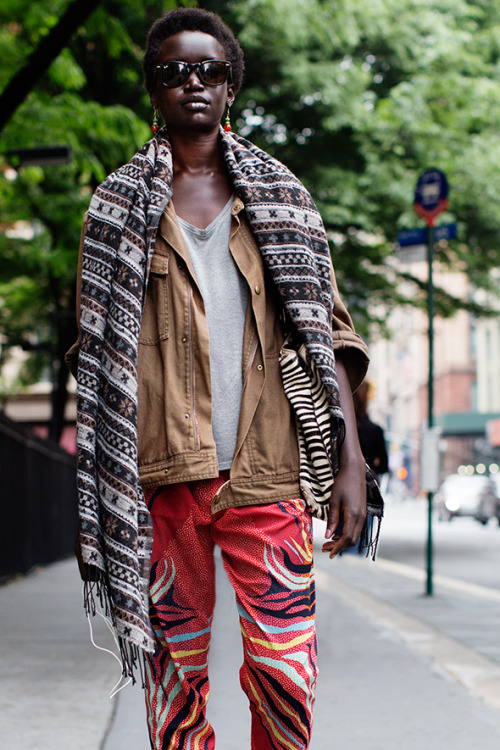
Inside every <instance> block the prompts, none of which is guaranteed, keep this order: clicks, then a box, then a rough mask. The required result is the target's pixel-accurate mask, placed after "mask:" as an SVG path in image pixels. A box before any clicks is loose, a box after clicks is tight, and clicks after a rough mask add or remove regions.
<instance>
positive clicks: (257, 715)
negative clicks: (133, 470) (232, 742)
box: [146, 473, 317, 750]
mask: <svg viewBox="0 0 500 750" xmlns="http://www.w3.org/2000/svg"><path fill="white" fill-rule="evenodd" d="M226 477H227V474H226V475H225V474H224V473H223V474H222V475H221V476H220V477H218V478H217V479H210V480H203V481H200V482H192V483H189V484H177V485H169V486H165V487H159V488H157V489H155V490H151V491H150V492H148V493H147V494H146V500H147V502H148V505H149V508H150V511H151V516H152V519H153V529H154V533H153V557H152V567H151V582H150V616H151V622H152V624H153V628H154V631H155V634H156V638H157V641H158V645H157V649H156V653H155V654H154V655H151V656H150V657H148V663H147V670H146V704H147V712H148V726H149V734H150V739H151V746H152V748H154V750H167V748H168V749H173V748H182V749H183V750H195V749H196V750H213V748H215V736H214V732H213V729H212V726H211V725H210V723H209V722H208V720H207V718H206V715H205V707H206V702H207V698H208V689H209V685H208V651H209V646H210V627H211V622H212V615H213V610H214V605H215V564H214V556H213V552H214V545H215V544H217V545H218V546H219V547H220V548H221V553H222V559H223V562H224V567H225V569H226V572H227V574H228V577H229V580H230V581H231V584H232V586H233V588H234V591H235V593H236V601H237V605H238V609H239V616H240V627H241V633H242V639H243V651H244V661H243V665H242V667H241V669H240V682H241V686H242V688H243V690H244V691H245V693H246V695H247V696H248V699H249V702H250V711H251V716H252V728H251V737H252V745H251V746H252V750H271V749H272V750H285V748H286V750H304V749H305V748H308V747H309V741H310V734H311V725H312V707H313V702H314V687H315V684H316V674H317V670H316V634H315V627H314V604H315V591H314V579H313V572H312V524H311V516H310V514H309V513H308V512H307V511H306V510H305V504H304V502H303V501H302V500H288V501H286V502H280V503H271V504H268V505H254V506H247V507H243V508H231V509H229V510H225V511H222V512H221V513H218V514H216V515H214V516H213V515H212V514H211V513H210V503H211V501H212V498H213V496H214V494H215V493H216V492H217V490H218V489H219V487H220V486H221V485H222V484H223V482H224V481H225V479H226Z"/></svg>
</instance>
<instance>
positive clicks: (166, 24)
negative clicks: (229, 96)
mask: <svg viewBox="0 0 500 750" xmlns="http://www.w3.org/2000/svg"><path fill="white" fill-rule="evenodd" d="M180 31H202V32H204V33H205V34H210V36H213V37H215V39H217V41H218V42H220V44H221V45H222V46H223V48H224V52H225V54H226V57H227V59H228V61H229V62H230V63H231V72H232V78H231V83H232V84H233V86H234V90H235V92H238V91H239V90H240V88H241V84H242V82H243V71H244V69H245V62H244V58H243V51H242V49H241V47H240V45H239V43H238V41H237V39H236V37H235V36H234V34H233V32H232V31H231V29H230V28H229V26H228V25H227V24H225V23H224V21H223V20H222V19H221V18H220V16H218V15H217V14H216V13H212V11H210V10H204V9H202V8H177V9H176V10H171V11H170V12H169V13H165V15H164V16H162V17H161V18H159V19H158V20H157V21H155V22H154V24H153V25H152V26H151V28H150V29H149V32H148V36H147V41H146V52H145V54H144V57H143V60H142V69H143V71H144V82H145V85H146V89H147V90H148V91H149V93H151V92H152V91H153V89H154V85H155V66H156V65H158V55H159V54H160V49H161V46H162V44H163V42H164V41H165V39H168V37H169V36H173V35H174V34H178V33H179V32H180Z"/></svg>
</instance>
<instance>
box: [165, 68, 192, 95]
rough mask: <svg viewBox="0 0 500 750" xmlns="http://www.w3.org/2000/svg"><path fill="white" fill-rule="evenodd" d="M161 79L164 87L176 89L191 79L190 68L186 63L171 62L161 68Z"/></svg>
mask: <svg viewBox="0 0 500 750" xmlns="http://www.w3.org/2000/svg"><path fill="white" fill-rule="evenodd" d="M160 78H161V82H162V83H163V85H164V86H167V88H169V89H175V88H177V87H178V86H182V84H183V83H186V81H187V79H188V78H189V66H188V65H187V64H186V63H184V62H170V63H167V64H166V65H162V66H161V68H160Z"/></svg>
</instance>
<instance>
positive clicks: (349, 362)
mask: <svg viewBox="0 0 500 750" xmlns="http://www.w3.org/2000/svg"><path fill="white" fill-rule="evenodd" d="M333 349H334V352H335V356H337V357H341V358H342V362H343V363H344V366H345V368H346V372H347V377H348V378H349V383H350V386H351V391H352V392H353V393H354V391H356V390H357V389H358V388H359V386H360V385H361V383H362V382H363V380H364V379H365V377H366V373H367V370H368V365H369V363H370V360H369V358H368V347H367V346H366V344H365V342H364V341H363V339H362V338H361V336H360V335H359V334H357V333H354V331H333Z"/></svg>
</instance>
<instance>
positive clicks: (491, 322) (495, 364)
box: [369, 260, 500, 489]
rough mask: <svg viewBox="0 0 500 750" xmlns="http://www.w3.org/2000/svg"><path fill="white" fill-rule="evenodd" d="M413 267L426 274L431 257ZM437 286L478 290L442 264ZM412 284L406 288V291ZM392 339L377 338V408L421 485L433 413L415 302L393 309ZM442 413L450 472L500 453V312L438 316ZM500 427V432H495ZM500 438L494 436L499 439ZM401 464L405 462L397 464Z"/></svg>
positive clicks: (437, 393)
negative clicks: (425, 435) (425, 431)
mask: <svg viewBox="0 0 500 750" xmlns="http://www.w3.org/2000/svg"><path fill="white" fill-rule="evenodd" d="M406 270H409V271H410V273H411V274H413V275H415V276H417V277H419V278H421V279H422V280H425V279H426V277H427V263H426V262H424V261H422V260H416V261H414V262H411V263H410V264H409V268H408V267H407V268H406ZM434 279H435V285H436V286H437V287H441V288H443V289H445V290H446V291H448V292H449V293H450V294H451V295H453V297H456V298H460V299H467V298H468V297H470V294H471V290H470V289H469V282H468V278H467V276H466V275H465V274H464V273H455V272H450V271H443V270H440V269H439V268H438V267H437V264H436V267H435V269H434ZM412 288H413V287H412V285H411V284H410V282H407V288H406V289H402V292H403V293H406V296H409V295H410V294H411V292H412ZM389 327H390V330H391V331H392V336H391V339H390V340H378V341H372V342H370V351H371V365H370V373H369V377H370V380H371V381H372V382H374V383H375V394H374V399H373V404H372V406H371V411H372V414H373V416H374V419H376V421H378V422H380V423H381V424H383V425H384V426H385V427H386V430H387V434H388V436H389V438H390V440H391V447H392V453H393V456H396V461H397V463H399V464H400V465H402V466H403V465H404V466H405V467H406V468H407V469H408V472H409V475H408V481H409V483H410V484H411V486H412V487H413V489H418V473H419V449H420V436H421V430H422V428H423V427H425V426H426V424H427V415H428V319H427V313H426V312H425V311H423V310H419V309H416V308H412V307H405V308H397V309H396V310H394V312H393V313H392V314H391V317H390V320H389ZM434 415H435V424H436V426H438V427H439V428H440V429H441V435H442V440H441V446H442V451H443V455H442V472H443V475H446V474H448V473H451V472H454V471H456V469H457V468H458V466H460V465H461V464H474V465H475V464H477V463H484V464H485V465H488V464H489V463H491V462H493V461H499V460H500V422H498V438H499V441H498V443H497V444H496V445H494V444H492V440H491V437H492V435H493V432H492V430H493V427H494V426H495V420H497V419H498V420H500V318H496V317H495V318H488V319H482V320H476V319H475V318H474V316H473V315H471V314H470V313H468V312H467V311H464V310H458V311H457V312H456V313H455V315H453V316H452V317H450V318H439V317H437V316H436V317H435V319H434ZM495 434H496V433H495ZM494 442H495V439H494V440H493V443H494ZM392 468H397V467H394V466H393V467H392Z"/></svg>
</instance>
